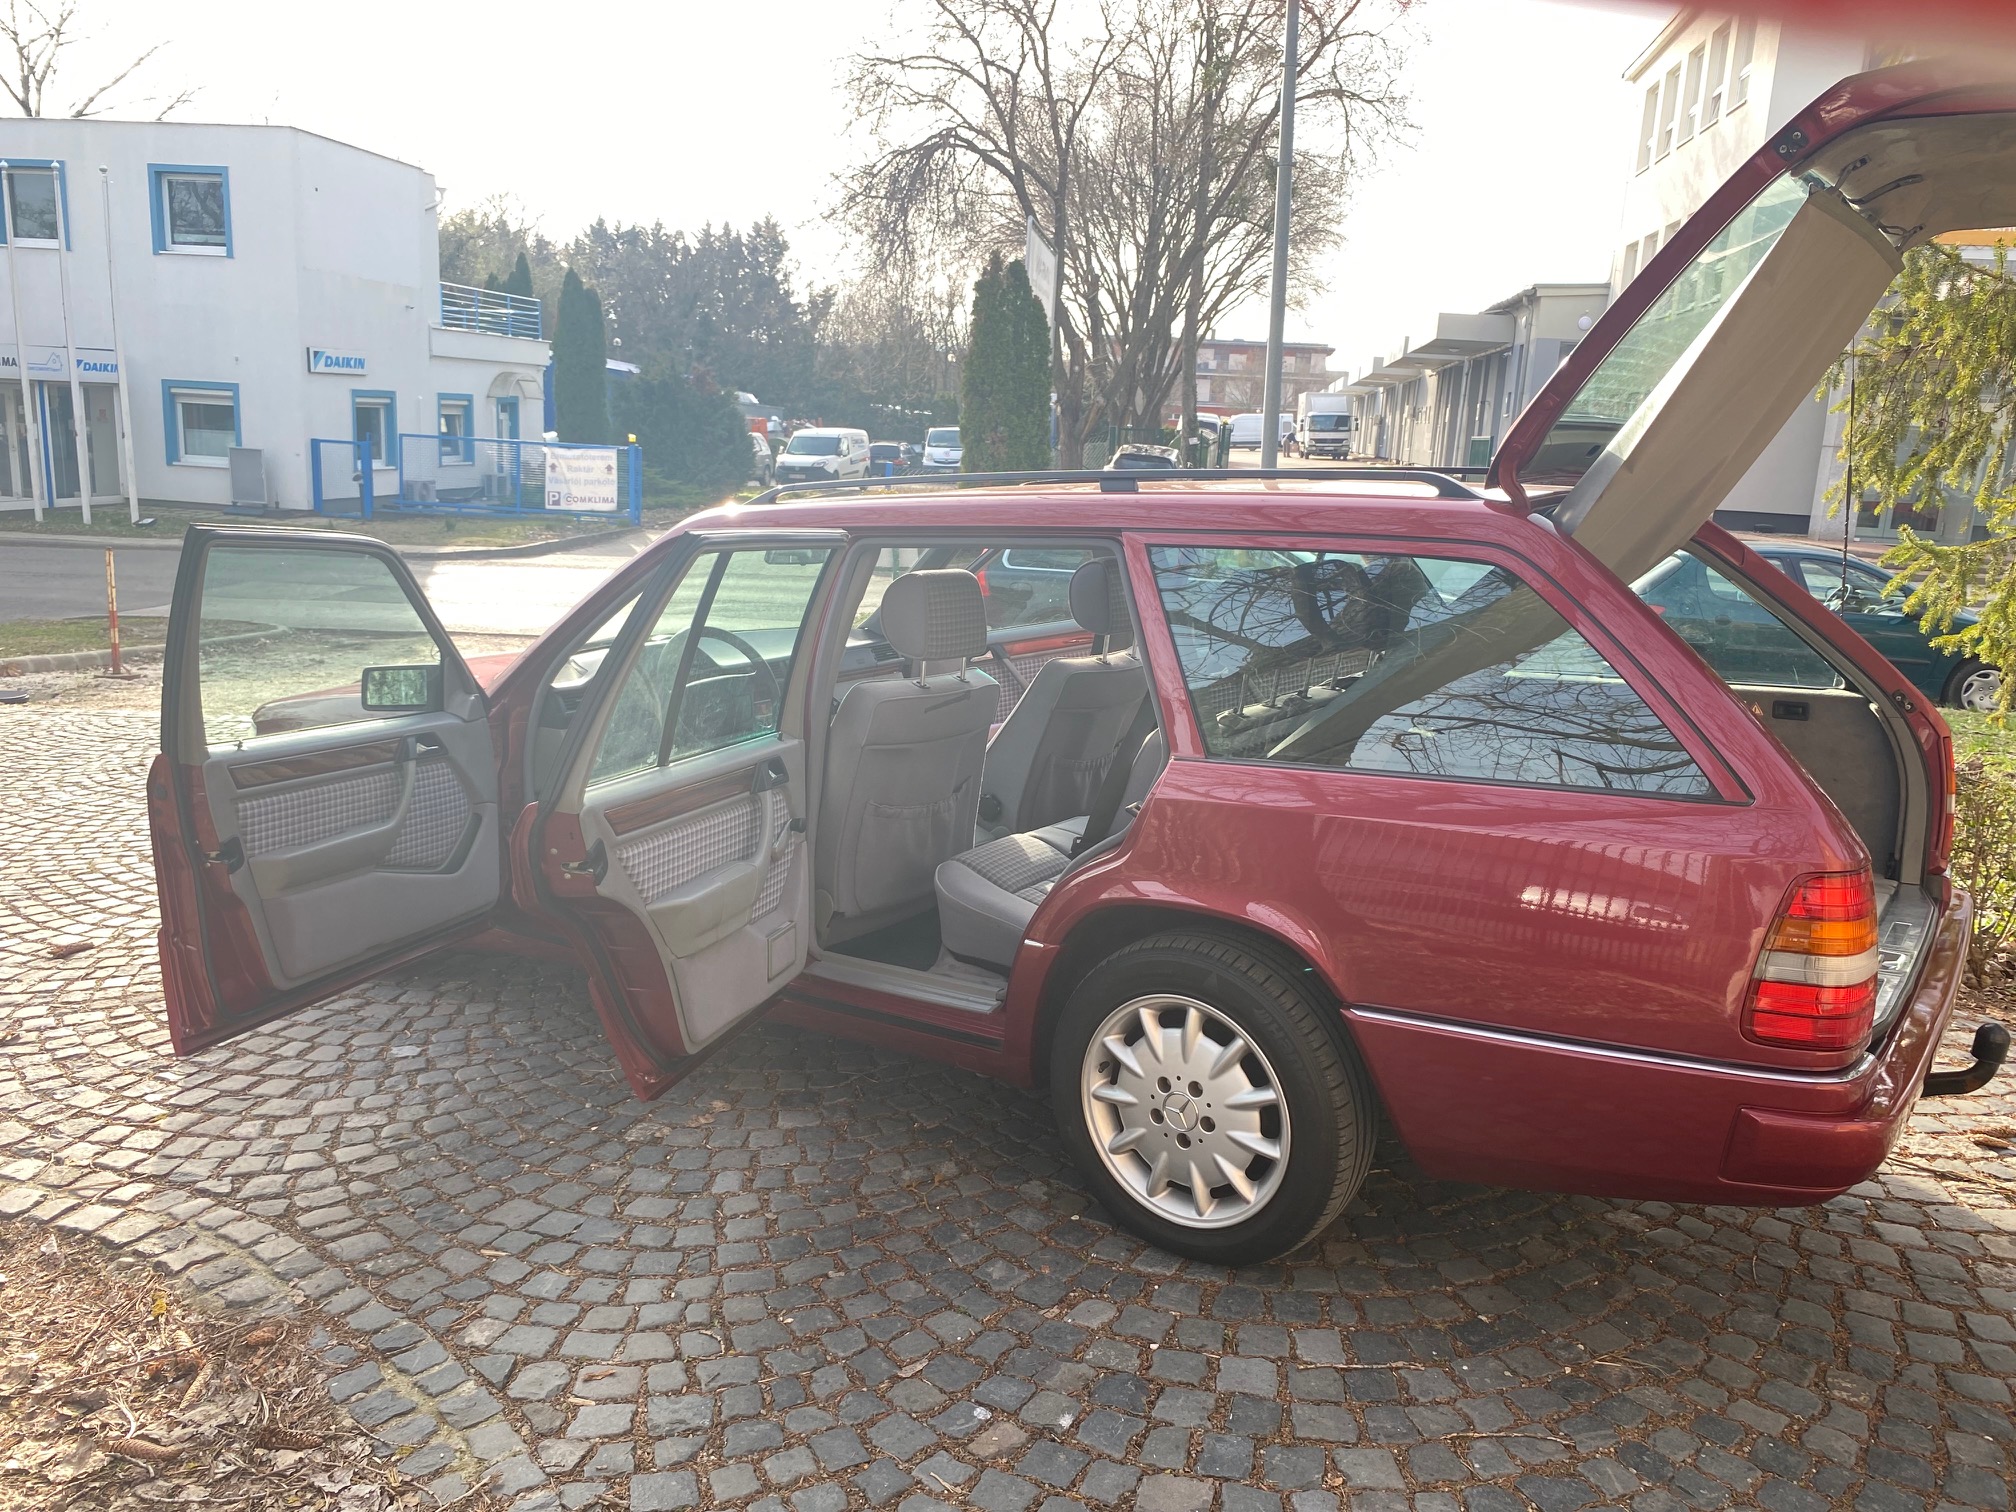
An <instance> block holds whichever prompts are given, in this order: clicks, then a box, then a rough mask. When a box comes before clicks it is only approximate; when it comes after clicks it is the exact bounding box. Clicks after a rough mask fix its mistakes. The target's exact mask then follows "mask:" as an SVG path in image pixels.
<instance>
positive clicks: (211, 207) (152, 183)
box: [147, 163, 232, 257]
mask: <svg viewBox="0 0 2016 1512" xmlns="http://www.w3.org/2000/svg"><path fill="white" fill-rule="evenodd" d="M147 199H148V214H149V216H150V218H151V219H152V221H153V225H154V250H155V251H156V252H167V253H175V254H178V255H189V256H195V257H229V256H231V255H232V251H231V170H230V169H228V168H219V167H215V166H211V165H205V164H198V163H149V164H148V165H147Z"/></svg>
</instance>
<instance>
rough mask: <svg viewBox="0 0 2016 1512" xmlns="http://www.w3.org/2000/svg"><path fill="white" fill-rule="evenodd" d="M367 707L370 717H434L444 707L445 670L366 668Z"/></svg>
mask: <svg viewBox="0 0 2016 1512" xmlns="http://www.w3.org/2000/svg"><path fill="white" fill-rule="evenodd" d="M363 689H364V697H363V704H364V709H365V712H366V713H370V714H431V713H433V712H435V711H436V710H438V709H439V708H440V707H441V667H440V665H439V664H438V663H435V664H433V665H422V666H414V667H366V668H365V669H364V678H363Z"/></svg>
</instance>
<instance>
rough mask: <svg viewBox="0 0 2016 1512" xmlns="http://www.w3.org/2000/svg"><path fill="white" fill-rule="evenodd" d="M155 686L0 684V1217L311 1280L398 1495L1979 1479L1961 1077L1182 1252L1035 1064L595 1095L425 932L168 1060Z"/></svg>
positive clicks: (1992, 1495)
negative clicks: (1815, 1187) (1672, 1193)
mask: <svg viewBox="0 0 2016 1512" xmlns="http://www.w3.org/2000/svg"><path fill="white" fill-rule="evenodd" d="M151 733H152V718H151V715H149V714H146V713H138V712H124V711H120V710H116V709H102V708H81V709H79V708H62V707H36V706H31V707H29V708H27V709H24V710H11V711H0V801H4V805H5V809H4V811H5V814H6V817H7V823H6V824H5V826H4V827H0V1021H8V1022H7V1024H6V1026H5V1027H0V1214H7V1215H20V1214H26V1215H29V1216H30V1217H31V1218H32V1219H34V1220H36V1221H40V1222H45V1223H50V1224H53V1225H55V1227H56V1228H57V1229H59V1230H72V1231H77V1232H80V1233H94V1234H96V1235H98V1236H99V1237H100V1238H101V1239H103V1240H105V1241H107V1242H109V1243H111V1244H114V1245H120V1246H128V1247H131V1248H134V1249H137V1250H138V1251H140V1252H141V1253H143V1254H145V1255H147V1256H149V1257H150V1258H152V1259H153V1260H154V1262H155V1263H156V1264H158V1265H160V1266H161V1267H163V1268H165V1269H166V1270H168V1271H171V1272H175V1273H179V1274H180V1275H182V1276H184V1277H186V1279H187V1281H188V1282H189V1283H190V1284H192V1285H194V1286H196V1287H198V1288H201V1289H203V1290H205V1291H207V1292H209V1293H210V1294H212V1295H213V1296H214V1297H215V1298H216V1299H217V1300H218V1301H219V1302H221V1303H222V1304H223V1305H226V1306H237V1307H248V1308H260V1307H268V1308H272V1307H293V1308H301V1309H304V1310H307V1311H310V1312H311V1313H312V1312H313V1311H314V1310H317V1309H319V1310H320V1313H321V1314H322V1315H324V1317H325V1318H326V1320H327V1322H326V1326H325V1329H324V1333H323V1336H322V1344H321V1347H323V1349H324V1351H325V1354H326V1356H327V1358H328V1360H329V1362H330V1364H331V1365H332V1366H333V1367H335V1368H336V1369H337V1370H338V1371H339V1372H340V1373H338V1374H336V1375H335V1376H334V1378H333V1380H332V1382H331V1390H332V1391H333V1392H334V1394H335V1395H336V1396H337V1397H338V1399H340V1400H343V1401H345V1402H347V1403H348V1406H349V1410H350V1411H351V1412H352V1413H353V1414H354V1415H355V1417H356V1419H357V1421H358V1422H359V1423H361V1424H363V1425H364V1426H365V1427H366V1428H368V1429H369V1430H370V1431H371V1432H372V1433H373V1434H375V1435H377V1436H378V1437H379V1438H380V1439H381V1440H382V1442H383V1443H384V1445H385V1446H386V1448H387V1452H388V1453H396V1454H400V1455H404V1456H407V1457H406V1458H405V1459H404V1461H403V1464H404V1466H405V1468H407V1469H408V1470H410V1471H411V1472H412V1473H414V1474H415V1475H418V1476H421V1477H423V1478H426V1479H428V1480H429V1481H430V1483H431V1484H432V1486H433V1487H434V1489H435V1490H436V1491H437V1493H438V1494H440V1495H441V1496H443V1497H444V1498H448V1497H453V1496H455V1495H457V1494H459V1493H460V1492H462V1491H463V1490H464V1489H465V1488H466V1487H471V1486H476V1485H479V1484H480V1485H487V1487H488V1488H489V1489H490V1490H491V1491H492V1492H493V1493H494V1494H495V1495H497V1496H498V1497H499V1498H500V1499H501V1500H503V1501H505V1502H507V1503H514V1504H515V1505H518V1506H521V1507H526V1508H531V1507H540V1508H544V1507H552V1506H563V1507H579V1506H583V1505H587V1504H589V1503H598V1504H600V1505H604V1506H614V1507H628V1508H632V1509H635V1512H653V1509H663V1508H679V1507H689V1506H691V1507H727V1506H734V1507H750V1508H761V1509H763V1512H785V1509H787V1508H788V1512H840V1509H841V1508H843V1507H853V1508H862V1507H883V1506H890V1507H898V1508H901V1509H903V1512H936V1509H939V1508H943V1507H976V1508H981V1509H984V1512H1022V1509H1038V1512H1065V1509H1069V1508H1074V1507H1085V1508H1093V1509H1104V1508H1112V1507H1129V1506H1133V1507H1139V1508H1141V1509H1146V1512H1191V1509H1200V1512H1201V1509H1205V1508H1219V1509H1223V1512H1336V1509H1339V1508H1340V1507H1341V1506H1345V1505H1348V1506H1349V1507H1350V1508H1352V1509H1357V1512H1386V1509H1398V1508H1409V1509H1412V1512H1513V1509H1519V1508H1526V1507H1537V1508H1541V1509H1544V1512H1568V1509H1577V1508H1583V1507H1595V1506H1613V1507H1622V1506H1630V1507H1633V1508H1638V1509H1644V1512H1664V1509H1677V1508H1682V1507H1698V1508H1714V1507H1750V1506H1760V1507H1765V1508H1770V1509H1772V1512H1805V1509H1809V1508H1810V1509H1819V1508H1824V1507H1854V1508H1858V1509H1863V1512H1902V1509H1907V1508H1931V1507H1935V1506H1960V1507H1970V1508H2004V1507H2007V1506H2008V1504H2009V1490H2008V1482H2009V1477H2008V1465H2009V1461H2008V1453H2009V1451H2010V1448H2011V1446H2012V1442H2016V1428H2012V1425H2011V1417H2010V1382H2011V1380H2012V1378H2016V1327H2012V1314H2016V1213H2012V1211H2011V1209H2010V1200H2011V1193H2012V1191H2016V1168H2012V1165H2011V1163H2010V1160H2011V1157H2010V1154H2009V1152H2008V1150H2007V1149H2006V1148H2005V1146H2006V1144H2007V1142H2008V1140H2009V1139H2010V1138H2012V1137H2016V1130H2012V1123H2011V1102H2010V1100H2009V1098H2008V1097H2007V1095H2006V1093H2005V1094H2004V1095H2003V1096H2002V1097H2001V1098H1999V1099H1975V1100H1972V1101H1970V1102H1969V1103H1967V1104H1965V1105H1964V1107H1963V1106H1961V1105H1955V1104H1947V1105H1944V1106H1939V1107H1935V1108H1934V1109H1932V1110H1931V1111H1929V1112H1926V1113H1923V1114H1921V1115H1920V1118H1919V1123H1918V1126H1917V1128H1916V1130H1915V1131H1914V1138H1919V1137H1921V1136H1923V1137H1925V1138H1930V1137H1932V1136H1934V1135H1937V1134H1938V1133H1939V1131H1940V1129H1941V1128H1942V1127H1943V1128H1944V1129H1946V1130H1948V1131H1949V1132H1951V1133H1954V1134H1955V1135H1956V1137H1961V1139H1962V1142H1963V1143H1967V1144H1969V1145H1970V1146H1971V1147H1975V1148H1976V1153H1977V1155H1978V1156H1979V1160H1978V1162H1977V1163H1976V1164H1975V1165H1973V1166H1971V1167H1967V1168H1966V1171H1971V1172H1972V1174H1971V1175H1965V1180H1966V1185H1965V1186H1959V1185H1954V1186H1948V1185H1944V1184H1941V1183H1940V1182H1939V1181H1937V1180H1934V1179H1931V1178H1930V1177H1929V1176H1927V1175H1926V1174H1924V1173H1923V1171H1921V1170H1919V1169H1916V1168H1912V1167H1907V1166H1893V1167H1892V1168H1891V1169H1889V1170H1887V1171H1886V1173H1885V1174H1884V1176H1883V1177H1882V1178H1881V1179H1880V1180H1879V1181H1877V1182H1875V1183H1872V1184H1871V1185H1869V1186H1868V1187H1866V1188H1864V1189H1861V1190H1859V1191H1857V1192H1856V1193H1854V1194H1851V1195H1850V1196H1847V1197H1844V1198H1841V1199H1839V1200H1837V1201H1835V1202H1832V1203H1830V1204H1828V1205H1827V1206H1826V1207H1824V1208H1819V1209H1813V1210H1806V1211H1785V1212H1775V1213H1774V1212H1750V1211H1742V1210H1736V1209H1719V1208H1705V1209H1704V1208H1680V1207H1672V1206H1667V1205H1663V1204H1658V1203H1620V1202H1601V1201H1594V1200H1589V1199H1570V1198H1561V1197H1553V1196H1546V1195H1536V1194H1530V1193H1520V1192H1507V1191H1496V1190H1486V1189H1479V1188H1469V1187H1450V1186H1442V1185H1437V1184H1434V1183H1431V1182H1428V1181H1426V1180H1424V1179H1422V1178H1421V1177H1420V1176H1419V1175H1418V1174H1417V1173H1414V1172H1412V1171H1411V1170H1410V1169H1409V1168H1408V1167H1407V1166H1406V1164H1405V1163H1404V1160H1402V1159H1401V1158H1400V1157H1399V1156H1398V1155H1397V1154H1391V1155H1389V1156H1387V1157H1382V1162H1381V1169H1380V1170H1379V1171H1378V1172H1377V1173H1376V1174H1375V1175H1374V1177H1373V1179H1372V1181H1371V1183H1370V1184H1369V1186H1368V1187H1367V1189H1366V1192H1365V1195H1364V1196H1363V1197H1362V1198H1361V1199H1360V1200H1359V1201H1358V1202H1357V1203H1356V1204H1354V1206H1353V1207H1352V1208H1351V1210H1350V1212H1349V1213H1348V1214H1347V1215H1346V1217H1345V1218H1344V1220H1343V1221H1342V1222H1341V1223H1340V1224H1339V1225H1338V1226H1337V1228H1336V1229H1335V1230H1333V1231H1332V1232H1331V1233H1330V1234H1329V1235H1328V1236H1327V1237H1326V1238H1325V1239H1324V1240H1323V1241H1321V1242H1320V1243H1319V1244H1318V1245H1316V1246H1314V1247H1312V1248H1311V1249H1309V1250H1307V1251H1305V1252H1304V1253H1302V1254H1301V1255H1300V1256H1298V1257H1296V1258H1295V1259H1294V1260H1293V1261H1292V1262H1291V1263H1289V1264H1286V1265H1283V1266H1277V1267H1269V1268H1262V1269H1255V1270H1250V1271H1241V1272H1238V1273H1231V1274H1228V1273H1226V1272H1224V1271H1220V1270H1214V1269H1210V1268H1206V1267H1201V1266H1197V1265H1192V1264H1187V1263H1182V1262H1178V1261H1175V1260H1173V1259H1171V1258H1170V1257H1168V1256H1166V1255H1163V1254H1161V1253H1159V1252H1156V1251H1154V1250H1149V1249H1144V1248H1143V1247H1142V1246H1140V1245H1139V1244H1137V1243H1136V1242H1134V1241H1133V1240H1131V1239H1130V1238H1128V1237H1127V1236H1126V1235H1125V1234H1124V1233H1121V1232H1118V1231H1116V1230H1114V1229H1113V1228H1112V1227H1111V1226H1110V1225H1108V1224H1107V1223H1105V1222H1103V1221H1101V1220H1100V1219H1099V1218H1098V1217H1097V1215H1096V1214H1094V1213H1089V1212H1087V1211H1086V1198H1085V1195H1084V1193H1083V1191H1082V1189H1081V1188H1080V1187H1079V1185H1078V1184H1077V1181H1076V1179H1075V1177H1074V1176H1073V1175H1072V1173H1071V1172H1070V1171H1069V1170H1068V1169H1067V1168H1066V1167H1065V1166H1064V1165H1063V1164H1062V1162H1061V1159H1060V1155H1059V1151H1058V1146H1057V1143H1056V1141H1055V1139H1054V1138H1053V1136H1052V1133H1051V1131H1050V1123H1049V1118H1048V1114H1047V1111H1046V1110H1045V1108H1044V1107H1043V1106H1042V1104H1041V1103H1040V1102H1039V1101H1038V1100H1036V1099H1033V1098H1031V1097H1028V1096H1025V1095H1023V1094H1021V1093H1018V1092H1015V1091H1013V1090H1009V1089H1006V1088H1003V1087H1000V1086H997V1085H994V1084H991V1083H987V1082H983V1081H981V1080H979V1079H977V1078H974V1077H971V1076H967V1075H964V1074H961V1073H957V1072H952V1071H947V1070H941V1069H938V1068H935V1067H931V1066H927V1065H923V1064H920V1063H917V1062H914V1061H909V1060H905V1059H903V1058H901V1057H897V1056H894V1055H890V1054H886V1053H883V1052H880V1051H874V1050H869V1049H865V1048H859V1047H854V1046H850V1045H846V1044H842V1043H838V1042H835V1041H830V1040H826V1039H823V1038H820V1037H817V1036H812V1035H807V1034H800V1033H795V1032H790V1031H785V1030H781V1029H764V1030H759V1031H758V1032H755V1033H753V1034H751V1035H749V1036H747V1037H746V1038H744V1039H743V1040H742V1041H741V1042H740V1043H739V1044H738V1045H737V1046H736V1048H735V1049H734V1050H733V1051H732V1052H730V1053H728V1054H725V1055H723V1056H722V1057H720V1058H719V1059H717V1060H715V1061H714V1062H712V1063H710V1064H709V1065H708V1066H706V1067H705V1068H704V1069H703V1070H702V1071H700V1072H699V1073H698V1074H696V1075H695V1076H693V1077H692V1078H691V1079H690V1080H688V1081H687V1082H685V1083H683V1084H682V1085H681V1086H679V1087H678V1088H676V1089H674V1091H673V1092H672V1093H671V1094H670V1095H668V1096H666V1097H665V1098H663V1099H662V1100H661V1101H659V1102H658V1103H656V1104H652V1105H650V1106H643V1105H639V1104H638V1103H636V1102H635V1101H633V1100H632V1099H631V1098H630V1097H629V1096H628V1094H627V1092H626V1090H625V1088H624V1087H623V1085H622V1084H621V1083H620V1081H619V1079H618V1077H617V1075H616V1072H615V1070H614V1067H613V1064H612V1062H611V1060H610V1058H609V1056H608V1054H607V1052H606V1051H605V1049H604V1045H603V1042H602V1039H601V1036H600V1034H599V1032H598V1031H597V1029H596V1026H595V1023H594V1020H593V1017H592V1015H591V1013H590V1011H589V1010H588V1008H587V1005H586V1000H585V994H584V992H583V989H582V986H581V983H580V982H579V980H578V979H577V978H576V977H575V976H574V975H573V974H571V973H569V972H567V971H563V970H556V969H542V968H538V967H533V966H529V965H527V964H525V963H522V962H518V961H512V960H506V959H500V958H493V957H478V956H473V955H460V956H450V957H445V958H440V959H437V960H433V961H430V962H427V963H425V964H424V965H422V966H420V967H418V968H416V969H412V970H408V971H405V972H402V973H399V974H397V975H395V976H390V977H387V978H385V979H383V980H381V981H378V982H375V983H373V984H372V985H371V986H369V987H367V988H365V989H363V990H361V991H359V992H357V993H355V994H354V995H352V996H349V997H347V998H345V999H343V1000H342V1001H341V1002H337V1003H332V1004H330V1005H328V1006H326V1007H323V1008H320V1009H317V1010H313V1011H309V1012H306V1013H302V1014H299V1015H297V1016H295V1017H293V1018H290V1019H287V1020H284V1021H282V1022H281V1023H280V1024H278V1025H276V1026H274V1027H273V1028H271V1029H270V1030H269V1031H267V1032H263V1033H259V1034H255V1035H251V1036H248V1037H246V1038H244V1039H242V1040H239V1041H236V1042H234V1043H232V1044H230V1045H227V1046H224V1047H221V1048H220V1049H217V1050H214V1051H211V1052H208V1053H206V1054H204V1055H201V1056H198V1057H196V1058H194V1059H192V1060H189V1061H176V1060H173V1059H171V1058H170V1057H169V1056H168V1054H167V1040H166V1036H165V1034H164V1033H163V1030H162V1027H161V1022H160V1004H159V993H158V988H157V985H156V976H155V968H154V964H153V958H152V947H151V931H152V928H153V912H154V905H153V883H152V873H151V870H150V867H149V864H148V859H147V853H146V834H145V827H144V820H143V813H142V807H141V801H140V791H141V778H142V771H143V766H144V761H145V758H146V755H147V752H148V750H149V745H150V738H151ZM65 938H74V939H76V940H78V941H81V942H84V943H85V944H86V945H87V946H88V948H86V949H84V950H82V951H80V952H79V953H76V954H72V955H67V956H58V955H54V954H52V953H51V947H52V945H55V944H58V943H59V942H60V941H61V940H63V939H65ZM1984 1151H1985V1152H1986V1153H1982V1152H1984ZM1998 1162H1999V1163H1998ZM1919 1164H1920V1165H1922V1164H1923V1162H1922V1161H1921V1162H1919ZM1955 1169H1959V1168H1955ZM1964 1174H1965V1172H1963V1175H1964ZM339 1320H340V1322H339Z"/></svg>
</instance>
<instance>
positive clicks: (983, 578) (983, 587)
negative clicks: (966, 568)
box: [973, 567, 987, 598]
mask: <svg viewBox="0 0 2016 1512" xmlns="http://www.w3.org/2000/svg"><path fill="white" fill-rule="evenodd" d="M973 576H974V577H976V578H978V579H979V580H980V597H982V598H985V597H987V569H986V568H985V567H982V568H981V569H980V570H979V571H978V572H976V573H974V574H973Z"/></svg>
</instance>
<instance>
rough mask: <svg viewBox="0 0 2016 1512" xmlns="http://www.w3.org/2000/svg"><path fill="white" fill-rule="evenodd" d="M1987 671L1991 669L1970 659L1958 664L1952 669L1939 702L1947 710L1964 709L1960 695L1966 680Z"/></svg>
mask: <svg viewBox="0 0 2016 1512" xmlns="http://www.w3.org/2000/svg"><path fill="white" fill-rule="evenodd" d="M1989 670H1991V669H1990V668H1989V667H1988V665H1987V664H1986V663H1985V662H1982V661H1979V660H1976V659H1972V658H1970V659H1969V660H1967V661H1964V662H1962V663H1960V665H1959V666H1957V667H1955V668H1954V669H1953V675H1952V676H1951V677H1949V678H1947V679H1946V689H1945V693H1944V695H1943V696H1942V697H1941V698H1940V700H1939V701H1940V702H1941V703H1943V704H1944V705H1946V707H1947V708H1949V709H1964V708H1966V707H1967V705H1966V704H1965V703H1963V702H1962V701H1961V694H1962V690H1964V689H1965V688H1966V686H1967V681H1968V679H1969V678H1971V677H1973V676H1974V675H1975V674H1976V673H1977V672H1986V671H1989Z"/></svg>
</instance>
